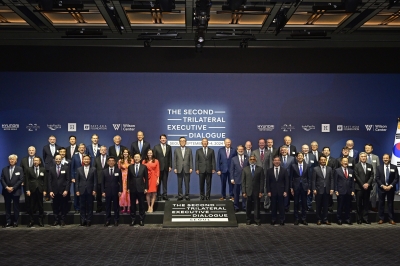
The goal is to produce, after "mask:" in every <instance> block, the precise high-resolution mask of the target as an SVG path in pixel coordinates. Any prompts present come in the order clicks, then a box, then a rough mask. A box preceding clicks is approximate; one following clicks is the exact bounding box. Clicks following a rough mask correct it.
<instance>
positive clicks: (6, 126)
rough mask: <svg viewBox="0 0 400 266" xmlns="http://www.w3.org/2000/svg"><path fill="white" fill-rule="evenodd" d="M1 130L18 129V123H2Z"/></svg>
mask: <svg viewBox="0 0 400 266" xmlns="http://www.w3.org/2000/svg"><path fill="white" fill-rule="evenodd" d="M1 127H2V128H3V130H18V128H19V124H2V125H1Z"/></svg>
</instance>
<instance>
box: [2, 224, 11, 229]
mask: <svg viewBox="0 0 400 266" xmlns="http://www.w3.org/2000/svg"><path fill="white" fill-rule="evenodd" d="M6 227H11V224H5V225H3V228H6Z"/></svg>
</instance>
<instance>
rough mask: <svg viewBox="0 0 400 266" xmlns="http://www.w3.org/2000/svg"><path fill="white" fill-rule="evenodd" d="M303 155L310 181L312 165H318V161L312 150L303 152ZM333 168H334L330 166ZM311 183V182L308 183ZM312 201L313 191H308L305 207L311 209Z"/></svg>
mask: <svg viewBox="0 0 400 266" xmlns="http://www.w3.org/2000/svg"><path fill="white" fill-rule="evenodd" d="M303 156H304V161H305V162H306V163H307V165H308V167H309V169H308V171H309V175H310V182H311V177H312V171H313V169H314V167H316V166H318V161H319V159H318V158H317V157H315V155H314V154H313V153H312V152H309V153H307V156H306V154H303ZM332 169H334V168H332ZM310 185H311V183H310ZM310 187H311V186H310ZM312 202H313V193H310V194H308V195H307V208H308V209H312Z"/></svg>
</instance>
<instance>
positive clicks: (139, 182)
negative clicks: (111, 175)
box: [127, 164, 149, 222]
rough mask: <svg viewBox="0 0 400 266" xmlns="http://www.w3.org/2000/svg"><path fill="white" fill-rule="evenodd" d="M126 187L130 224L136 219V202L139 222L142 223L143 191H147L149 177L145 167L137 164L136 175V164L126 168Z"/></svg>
mask: <svg viewBox="0 0 400 266" xmlns="http://www.w3.org/2000/svg"><path fill="white" fill-rule="evenodd" d="M127 187H128V189H129V196H130V200H131V218H132V222H134V221H135V217H136V204H135V202H136V200H138V202H139V221H143V220H144V217H145V215H146V214H145V209H144V190H148V189H149V177H148V172H147V167H146V166H145V165H143V164H139V166H138V172H137V174H136V164H131V165H129V167H128V178H127Z"/></svg>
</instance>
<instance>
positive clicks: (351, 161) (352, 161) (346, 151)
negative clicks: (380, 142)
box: [336, 147, 356, 170]
mask: <svg viewBox="0 0 400 266" xmlns="http://www.w3.org/2000/svg"><path fill="white" fill-rule="evenodd" d="M349 151H350V150H349V148H348V147H343V148H342V155H341V156H340V157H339V158H338V159H337V163H336V167H340V163H339V162H340V161H341V159H342V158H348V161H349V164H348V167H349V168H350V169H352V170H354V167H355V166H356V160H355V158H353V157H350V156H349Z"/></svg>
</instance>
